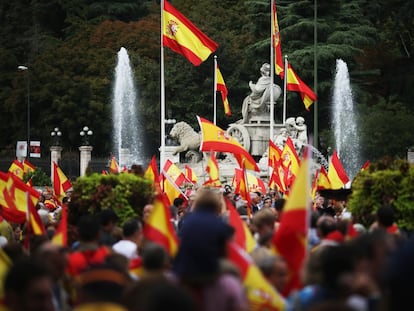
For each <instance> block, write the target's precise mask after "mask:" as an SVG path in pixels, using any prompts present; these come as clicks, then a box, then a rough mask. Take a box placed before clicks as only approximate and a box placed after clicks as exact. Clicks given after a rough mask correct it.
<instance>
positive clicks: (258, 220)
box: [252, 208, 276, 239]
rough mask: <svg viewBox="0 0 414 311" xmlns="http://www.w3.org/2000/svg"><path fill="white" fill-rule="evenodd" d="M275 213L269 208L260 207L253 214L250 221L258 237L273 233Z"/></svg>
mask: <svg viewBox="0 0 414 311" xmlns="http://www.w3.org/2000/svg"><path fill="white" fill-rule="evenodd" d="M275 220H276V218H275V214H274V213H273V212H272V210H271V209H270V208H264V209H263V208H262V209H261V210H259V211H258V212H257V213H256V214H254V216H253V219H252V222H253V225H254V228H255V229H256V231H257V233H258V234H259V239H261V238H263V237H265V236H267V235H271V234H273V232H274V230H275Z"/></svg>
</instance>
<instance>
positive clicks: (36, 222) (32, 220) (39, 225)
mask: <svg viewBox="0 0 414 311" xmlns="http://www.w3.org/2000/svg"><path fill="white" fill-rule="evenodd" d="M27 209H28V215H29V224H30V227H31V232H32V233H33V234H34V235H46V229H45V226H44V224H43V222H42V220H41V219H40V216H39V213H38V212H37V210H36V208H35V206H34V204H33V201H32V200H30V199H29V193H27Z"/></svg>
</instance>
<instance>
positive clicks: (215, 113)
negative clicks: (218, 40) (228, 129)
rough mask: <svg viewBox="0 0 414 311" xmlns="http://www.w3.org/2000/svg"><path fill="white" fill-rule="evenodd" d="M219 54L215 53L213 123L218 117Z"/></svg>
mask: <svg viewBox="0 0 414 311" xmlns="http://www.w3.org/2000/svg"><path fill="white" fill-rule="evenodd" d="M216 68H217V55H214V95H213V105H214V108H213V109H214V117H213V123H214V125H216V121H217V120H216V119H217V69H216Z"/></svg>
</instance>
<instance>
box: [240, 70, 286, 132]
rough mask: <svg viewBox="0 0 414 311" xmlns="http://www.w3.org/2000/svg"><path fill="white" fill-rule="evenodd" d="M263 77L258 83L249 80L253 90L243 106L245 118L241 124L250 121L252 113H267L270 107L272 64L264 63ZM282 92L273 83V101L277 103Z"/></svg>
mask: <svg viewBox="0 0 414 311" xmlns="http://www.w3.org/2000/svg"><path fill="white" fill-rule="evenodd" d="M260 73H261V77H260V78H259V79H258V80H257V82H256V83H253V81H250V82H249V87H250V90H251V93H250V95H248V96H247V97H246V98H245V99H244V101H243V106H242V115H243V119H242V120H240V121H239V123H241V124H245V123H249V121H250V118H251V116H252V115H261V114H267V113H268V112H269V109H270V92H271V77H270V64H268V63H264V64H263V65H262V67H261V68H260ZM281 94H282V90H281V88H280V87H279V86H278V85H276V84H273V103H274V104H276V100H277V99H278V98H279V97H280V95H281Z"/></svg>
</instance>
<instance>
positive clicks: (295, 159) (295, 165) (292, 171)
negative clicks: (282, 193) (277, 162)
mask: <svg viewBox="0 0 414 311" xmlns="http://www.w3.org/2000/svg"><path fill="white" fill-rule="evenodd" d="M282 165H283V166H284V167H285V168H287V167H289V165H290V168H289V176H285V184H286V186H289V185H290V182H291V181H293V180H294V179H295V177H296V175H297V173H298V171H299V165H300V160H299V156H298V154H297V152H296V149H295V145H294V143H293V140H292V138H290V137H288V138H287V140H286V143H285V146H284V147H283V150H282ZM286 182H287V183H286Z"/></svg>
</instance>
